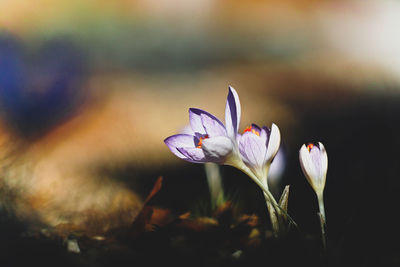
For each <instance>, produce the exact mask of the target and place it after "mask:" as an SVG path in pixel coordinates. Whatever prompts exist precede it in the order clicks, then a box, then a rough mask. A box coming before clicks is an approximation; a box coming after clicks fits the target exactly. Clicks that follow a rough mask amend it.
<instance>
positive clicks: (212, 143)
mask: <svg viewBox="0 0 400 267" xmlns="http://www.w3.org/2000/svg"><path fill="white" fill-rule="evenodd" d="M202 148H203V150H204V154H205V155H206V157H207V158H209V159H212V160H213V161H214V162H222V161H224V159H225V158H226V156H228V155H229V154H230V153H231V152H232V150H233V144H232V141H231V139H229V138H228V137H226V136H217V137H213V138H208V139H204V140H203V145H202Z"/></svg>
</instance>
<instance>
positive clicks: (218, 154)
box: [164, 87, 240, 164]
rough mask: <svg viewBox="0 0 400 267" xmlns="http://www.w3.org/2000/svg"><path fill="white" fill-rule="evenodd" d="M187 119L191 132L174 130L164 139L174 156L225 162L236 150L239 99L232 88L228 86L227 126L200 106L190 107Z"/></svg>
mask: <svg viewBox="0 0 400 267" xmlns="http://www.w3.org/2000/svg"><path fill="white" fill-rule="evenodd" d="M189 120H190V126H191V130H192V132H193V134H176V135H173V136H170V137H168V138H166V139H165V140H164V142H165V144H166V145H167V146H168V148H169V149H170V150H171V152H172V153H174V154H175V155H176V156H178V157H179V158H181V159H184V160H186V161H189V162H194V163H205V162H215V163H219V164H224V163H226V162H227V161H228V160H230V159H232V156H234V155H236V154H237V153H235V151H237V143H236V135H237V130H238V128H239V122H240V102H239V97H238V95H237V93H236V91H235V89H233V88H232V87H229V93H228V99H227V103H226V109H225V121H226V127H225V126H224V124H223V123H222V122H221V121H220V120H218V119H217V118H216V117H215V116H213V115H211V114H210V113H208V112H206V111H204V110H201V109H195V108H191V109H189Z"/></svg>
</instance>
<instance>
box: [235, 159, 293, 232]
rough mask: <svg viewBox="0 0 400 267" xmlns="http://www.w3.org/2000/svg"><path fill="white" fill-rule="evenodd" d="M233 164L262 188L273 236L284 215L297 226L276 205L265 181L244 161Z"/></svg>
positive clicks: (277, 230)
mask: <svg viewBox="0 0 400 267" xmlns="http://www.w3.org/2000/svg"><path fill="white" fill-rule="evenodd" d="M233 166H234V167H236V168H238V169H239V170H241V171H242V172H244V173H245V174H247V175H248V176H249V177H250V178H251V179H252V180H253V181H254V182H255V183H256V184H257V185H258V186H259V187H260V188H261V189H262V190H263V192H264V197H265V200H266V202H267V207H268V212H269V216H270V218H271V224H272V229H273V231H274V234H275V236H279V229H281V228H282V227H279V224H280V223H283V222H285V221H286V220H283V217H284V216H285V217H286V218H287V219H288V220H289V222H290V223H292V224H293V225H294V226H295V227H296V228H297V227H298V226H297V224H296V222H295V221H294V220H293V219H292V218H291V217H290V216H289V214H288V213H287V212H286V211H285V210H283V209H282V208H281V207H280V206H279V205H278V203H277V202H276V200H275V198H274V196H273V195H272V194H271V192H270V191H269V189H268V185H267V184H266V183H265V184H264V183H263V182H262V181H260V180H259V179H258V177H257V176H256V175H255V174H254V173H253V172H252V171H251V170H250V169H249V168H248V167H247V166H246V165H244V163H242V164H238V163H236V164H235V165H233ZM279 218H282V220H279ZM282 226H283V225H282ZM283 228H284V227H283ZM283 228H282V229H283Z"/></svg>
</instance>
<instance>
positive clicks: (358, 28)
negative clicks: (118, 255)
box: [0, 0, 400, 266]
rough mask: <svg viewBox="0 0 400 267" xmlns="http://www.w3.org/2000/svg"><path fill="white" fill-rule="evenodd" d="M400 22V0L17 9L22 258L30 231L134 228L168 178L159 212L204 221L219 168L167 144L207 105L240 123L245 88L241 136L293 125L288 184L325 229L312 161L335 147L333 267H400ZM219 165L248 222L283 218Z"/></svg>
mask: <svg viewBox="0 0 400 267" xmlns="http://www.w3.org/2000/svg"><path fill="white" fill-rule="evenodd" d="M399 29H400V3H398V2H397V1H367V2H365V1H314V0H301V1H288V0H285V1H270V0H251V1H244V0H237V1H227V0H196V1H184V0H157V1H155V0H115V1H105V0H97V1H91V0H85V1H82V0H80V1H78V0H68V1H67V0H58V1H57V2H55V1H50V0H37V1H24V0H2V1H0V145H1V151H0V154H1V174H0V175H1V178H0V179H1V180H0V194H1V196H0V199H1V205H0V206H1V215H2V218H1V219H0V221H1V229H0V233H1V235H2V238H1V239H2V240H4V241H0V243H1V248H2V250H3V249H5V248H8V250H7V251H9V252H11V253H8V256H7V257H6V263H8V262H12V261H13V260H14V258H13V257H14V256H16V255H20V254H21V253H22V252H21V251H19V250H18V249H17V248H19V247H21V246H22V247H28V248H29V249H31V245H21V244H22V243H23V241H20V240H19V237H20V234H21V232H24V231H25V229H26V228H31V227H32V226H34V228H35V227H38V228H43V227H57V226H59V225H72V226H73V227H77V228H78V229H84V230H87V231H92V230H93V229H95V230H93V231H95V232H96V233H101V232H103V231H107V230H109V229H112V228H113V227H117V226H120V225H123V224H126V223H127V222H131V221H132V220H133V219H134V218H135V217H136V216H137V214H138V213H139V212H140V209H141V207H142V206H143V201H144V199H145V198H146V195H147V194H148V193H149V191H150V190H151V188H152V186H153V184H154V182H155V180H156V178H157V177H158V176H163V177H164V183H163V188H162V189H161V191H160V192H159V194H158V195H157V197H156V198H155V199H154V201H155V203H156V204H157V205H158V206H161V207H164V208H168V209H170V210H172V211H173V212H174V213H175V214H180V213H183V212H185V211H188V210H194V209H195V207H196V205H198V203H199V202H201V201H202V199H204V198H207V197H208V195H207V194H208V189H207V180H206V174H205V171H204V167H203V166H202V165H195V164H190V163H187V162H184V161H181V160H179V159H178V158H176V157H175V156H174V155H173V154H172V153H170V151H169V150H168V149H167V147H166V146H165V144H164V143H163V140H164V139H165V138H166V137H168V136H170V135H172V134H175V133H177V132H178V131H180V130H181V129H183V128H184V127H185V126H186V125H187V124H188V113H187V110H188V108H190V107H197V108H202V109H204V110H207V111H209V112H210V113H212V114H215V115H216V116H217V117H219V118H220V119H221V120H223V116H224V109H225V101H226V95H227V92H228V86H229V85H231V86H233V87H234V88H235V89H236V90H237V92H238V94H239V96H240V100H241V104H242V122H241V127H240V128H241V131H242V130H243V129H244V128H245V127H246V126H248V125H250V124H251V123H257V124H259V125H267V126H269V125H271V123H272V122H274V123H275V124H277V125H278V126H279V128H280V130H281V133H282V142H283V144H282V147H283V149H282V150H283V153H282V154H283V156H282V162H283V163H284V164H282V165H281V166H283V167H282V169H281V170H279V171H278V172H277V173H279V175H277V177H276V179H279V180H278V181H277V182H276V184H277V187H276V189H275V190H276V192H277V194H279V192H280V191H281V190H282V189H283V186H284V185H286V184H290V185H291V191H290V198H289V213H290V214H291V215H292V217H293V218H294V219H295V220H296V221H297V223H298V224H299V226H300V228H301V229H302V230H303V231H304V232H306V233H310V234H314V235H318V233H319V222H318V219H317V216H316V212H317V202H316V198H315V196H314V193H313V191H312V189H311V188H310V187H309V185H308V184H307V182H306V180H305V178H304V176H303V174H302V173H301V169H300V166H299V163H298V150H299V148H300V146H301V145H302V144H303V143H307V142H311V141H321V142H322V143H323V144H324V145H325V147H326V149H327V151H328V157H329V169H328V177H327V185H326V190H325V201H326V204H325V206H326V213H327V220H328V227H329V228H328V232H329V239H330V240H331V241H330V242H331V244H332V245H331V246H332V248H331V253H332V261H331V262H332V264H333V265H334V264H338V265H340V266H346V265H343V264H345V263H346V264H347V265H349V266H376V264H385V265H386V266H398V264H400V254H399V248H400V247H399V245H398V237H399V229H398V223H397V219H395V218H396V210H397V205H396V204H397V202H398V201H399V199H398V198H397V196H398V193H400V190H399V186H400V183H399V181H398V177H399V171H400V165H399V156H398V151H399V149H400V143H399V141H398V136H399V134H400V127H399V114H400V113H399V111H400V105H399V104H400V98H399V92H400V91H399V89H400V30H399ZM220 171H221V173H222V178H223V183H224V187H225V188H226V191H227V192H228V193H231V194H232V195H234V196H235V198H234V199H235V201H236V202H237V204H238V205H239V206H240V207H241V209H242V210H243V212H246V213H256V214H259V215H260V216H261V219H262V220H265V221H266V223H268V219H267V217H266V214H265V210H264V209H265V207H264V202H263V200H262V195H261V193H260V192H259V191H258V189H257V187H256V186H255V185H254V184H253V183H252V182H251V181H250V180H249V179H248V178H247V177H246V176H244V175H243V174H241V173H239V171H237V170H235V169H233V168H230V167H225V166H223V167H221V169H220ZM239 189H240V190H239ZM263 216H264V217H265V218H264V217H263ZM17 222H18V224H16V223H17ZM16 225H18V226H16ZM10 229H13V230H12V231H10ZM23 240H25V239H23ZM25 241H26V240H25ZM10 242H11V243H12V244H14V245H11V246H10ZM393 243H394V244H397V245H390V244H393ZM34 244H35V243H34ZM32 246H34V245H32ZM45 247H46V246H45ZM29 249H28V250H29ZM44 251H45V250H44ZM42 252H43V251H42ZM24 253H25V252H24ZM35 253H39V252H37V251H35ZM33 255H34V253H32V254H30V257H37V256H33ZM39 255H41V254H40V253H39ZM28 258H29V257H28ZM35 259H36V258H35ZM21 264H22V263H21ZM7 266H8V265H7ZM9 266H13V265H11V264H10V265H9Z"/></svg>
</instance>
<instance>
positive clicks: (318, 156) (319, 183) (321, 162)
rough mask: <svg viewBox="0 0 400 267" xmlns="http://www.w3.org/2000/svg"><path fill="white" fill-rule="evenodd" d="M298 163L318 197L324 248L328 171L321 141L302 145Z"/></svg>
mask: <svg viewBox="0 0 400 267" xmlns="http://www.w3.org/2000/svg"><path fill="white" fill-rule="evenodd" d="M299 158H300V165H301V169H302V170H303V173H304V175H305V176H306V178H307V181H308V182H309V183H310V185H311V187H312V188H313V189H314V191H315V193H316V194H317V198H318V206H319V213H318V215H319V219H320V223H321V238H322V244H323V247H324V249H325V250H326V216H325V207H324V197H323V193H324V188H325V181H326V173H327V171H328V155H327V153H326V150H325V147H324V145H323V144H322V143H320V142H318V143H309V144H308V145H307V146H306V145H302V147H301V148H300V152H299Z"/></svg>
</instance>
